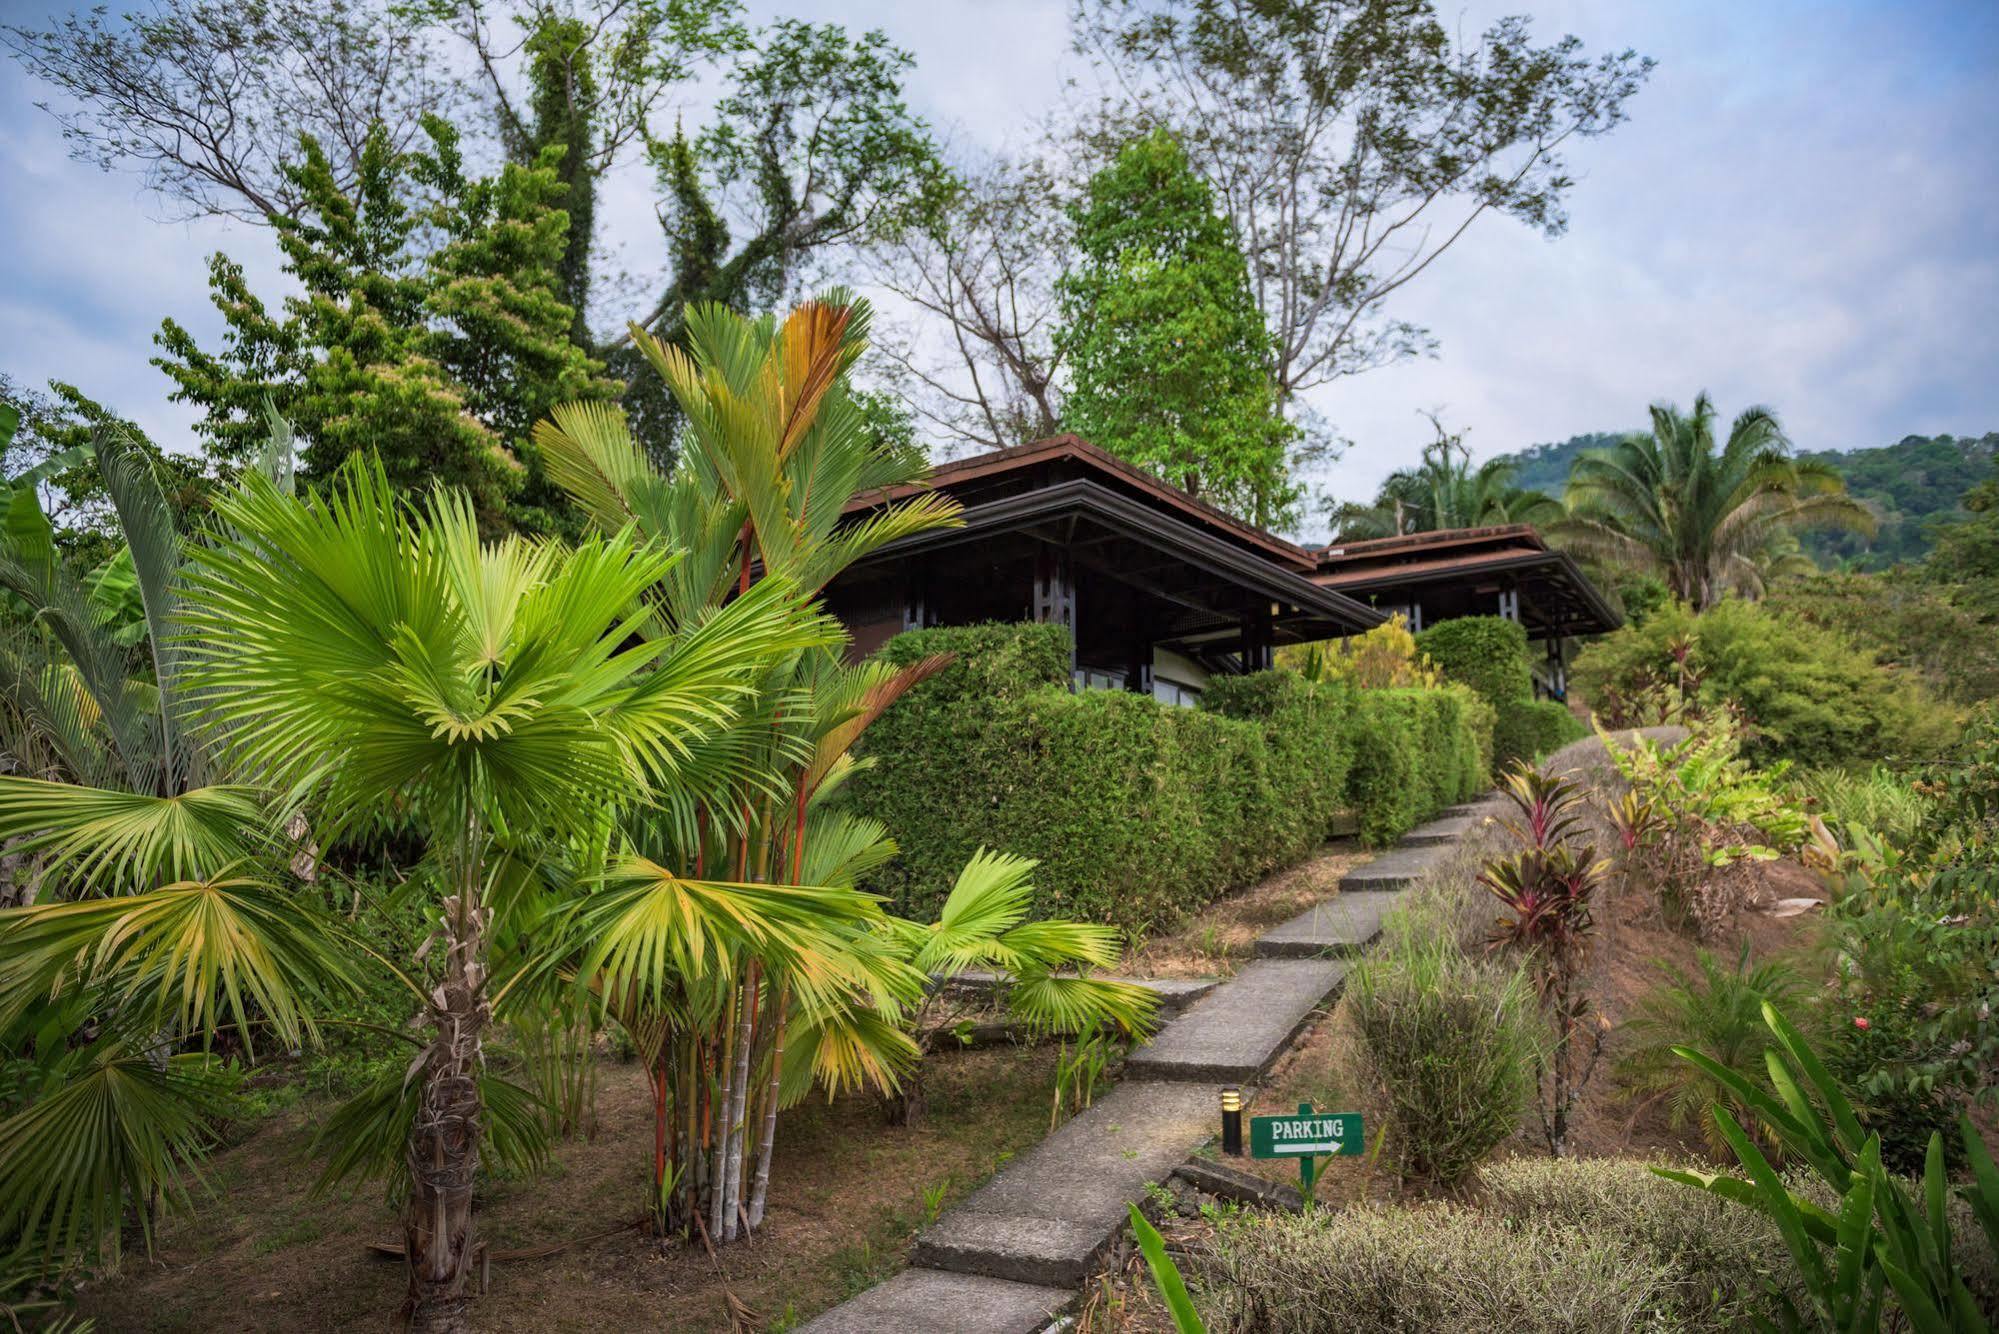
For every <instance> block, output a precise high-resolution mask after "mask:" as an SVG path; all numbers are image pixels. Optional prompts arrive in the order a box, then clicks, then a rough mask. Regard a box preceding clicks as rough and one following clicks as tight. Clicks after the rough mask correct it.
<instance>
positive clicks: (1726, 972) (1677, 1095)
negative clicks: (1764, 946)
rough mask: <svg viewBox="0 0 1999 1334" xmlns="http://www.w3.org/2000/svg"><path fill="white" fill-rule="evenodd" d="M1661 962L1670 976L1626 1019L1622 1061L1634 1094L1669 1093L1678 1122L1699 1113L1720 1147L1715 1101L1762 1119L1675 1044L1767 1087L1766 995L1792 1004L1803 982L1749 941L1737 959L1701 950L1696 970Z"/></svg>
mask: <svg viewBox="0 0 1999 1334" xmlns="http://www.w3.org/2000/svg"><path fill="white" fill-rule="evenodd" d="M1659 968H1660V971H1661V972H1662V973H1664V975H1665V983H1664V985H1662V986H1660V987H1658V988H1657V989H1655V990H1653V991H1651V992H1649V993H1647V994H1646V996H1645V998H1644V999H1643V1000H1642V1001H1640V1002H1639V1006H1638V1013H1637V1014H1636V1015H1635V1016H1634V1017H1633V1018H1632V1019H1631V1020H1630V1021H1629V1022H1628V1023H1627V1024H1626V1025H1625V1028H1626V1031H1627V1033H1629V1034H1630V1036H1631V1038H1632V1039H1633V1045H1632V1048H1631V1050H1630V1052H1629V1053H1628V1054H1627V1055H1626V1056H1625V1057H1624V1058H1623V1060H1621V1061H1620V1062H1619V1068H1620V1070H1621V1072H1622V1073H1623V1075H1624V1076H1625V1078H1626V1079H1627V1081H1628V1082H1629V1084H1630V1087H1631V1089H1632V1092H1633V1093H1634V1094H1636V1095H1640V1096H1643V1097H1646V1098H1648V1099H1663V1100H1664V1101H1665V1104H1666V1110H1667V1113H1668V1115H1669V1116H1670V1117H1671V1120H1672V1125H1673V1128H1674V1129H1675V1130H1677V1129H1679V1128H1680V1127H1681V1126H1683V1125H1685V1124H1686V1123H1687V1122H1688V1121H1690V1120H1695V1119H1698V1120H1699V1122H1700V1125H1701V1133H1702V1135H1703V1137H1704V1138H1705V1139H1706V1140H1707V1143H1708V1146H1709V1147H1710V1148H1712V1149H1714V1150H1715V1151H1716V1152H1721V1151H1722V1150H1724V1149H1725V1148H1726V1147H1727V1143H1726V1141H1725V1140H1724V1139H1723V1138H1722V1136H1721V1129H1720V1126H1719V1125H1718V1124H1717V1123H1716V1122H1715V1120H1714V1119H1713V1117H1712V1116H1710V1115H1709V1109H1710V1108H1711V1107H1715V1106H1722V1107H1727V1108H1728V1109H1729V1110H1730V1111H1731V1112H1732V1113H1734V1115H1735V1118H1736V1120H1737V1121H1739V1122H1742V1123H1744V1124H1747V1125H1750V1126H1752V1127H1760V1125H1761V1123H1760V1122H1758V1121H1757V1120H1756V1119H1755V1117H1754V1115H1753V1114H1752V1113H1751V1112H1750V1111H1749V1109H1748V1108H1747V1106H1746V1105H1744V1104H1743V1103H1742V1102H1740V1101H1738V1100H1736V1099H1735V1098H1734V1097H1733V1096H1732V1095H1731V1094H1730V1093H1729V1091H1728V1090H1727V1089H1726V1088H1725V1087H1724V1086H1722V1085H1720V1084H1717V1083H1716V1082H1715V1081H1714V1080H1712V1079H1710V1078H1708V1076H1707V1074H1706V1073H1705V1072H1704V1071H1703V1070H1702V1069H1701V1068H1700V1067H1699V1066H1694V1065H1689V1064H1688V1063H1687V1062H1685V1061H1683V1060H1681V1059H1680V1058H1679V1056H1678V1055H1677V1054H1676V1053H1675V1050H1674V1049H1675V1048H1676V1047H1679V1046H1687V1047H1691V1048H1693V1049H1694V1050H1695V1051H1698V1052H1701V1053H1703V1054H1705V1055H1707V1056H1708V1057H1710V1058H1711V1059H1713V1060H1715V1061H1717V1062H1718V1063H1720V1064H1721V1065H1723V1066H1725V1067H1726V1068H1728V1069H1730V1070H1734V1071H1736V1072H1737V1073H1739V1074H1741V1075H1742V1076H1743V1077H1744V1078H1745V1079H1748V1080H1749V1081H1750V1082H1752V1083H1755V1084H1757V1085H1758V1087H1762V1086H1763V1085H1762V1073H1763V1054H1764V1053H1765V1052H1766V1051H1768V1050H1769V1048H1770V1030H1769V1028H1768V1026H1767V1025H1765V1024H1764V1022H1763V1003H1764V1002H1765V1001H1768V1002H1770V1003H1772V1004H1774V1005H1778V1006H1781V1007H1784V1008H1793V1007H1795V1006H1796V1004H1797V1003H1798V1002H1799V1001H1800V1000H1801V999H1802V995H1803V992H1804V986H1803V984H1802V983H1801V982H1800V981H1799V980H1798V975H1797V973H1796V972H1794V971H1793V970H1792V969H1791V968H1790V967H1789V966H1788V965H1785V964H1783V963H1779V962H1777V961H1774V960H1764V961H1763V962H1761V963H1757V964H1755V965H1754V966H1752V965H1751V963H1750V958H1749V944H1748V942H1747V941H1744V942H1743V945H1742V952H1741V953H1740V954H1739V955H1738V956H1737V957H1736V960H1735V963H1734V965H1733V966H1730V965H1729V964H1726V963H1724V962H1722V960H1721V959H1719V958H1717V957H1716V956H1715V955H1714V954H1711V953H1709V952H1708V951H1707V950H1699V951H1697V952H1696V954H1695V969H1694V971H1693V972H1691V973H1689V972H1688V971H1687V970H1685V969H1683V968H1681V967H1679V966H1678V965H1676V964H1671V963H1662V964H1660V965H1659ZM1757 1138H1758V1140H1759V1142H1760V1143H1762V1144H1763V1145H1764V1146H1765V1147H1771V1146H1774V1144H1775V1140H1774V1138H1773V1137H1772V1136H1770V1135H1769V1134H1768V1133H1759V1134H1758V1136H1757Z"/></svg>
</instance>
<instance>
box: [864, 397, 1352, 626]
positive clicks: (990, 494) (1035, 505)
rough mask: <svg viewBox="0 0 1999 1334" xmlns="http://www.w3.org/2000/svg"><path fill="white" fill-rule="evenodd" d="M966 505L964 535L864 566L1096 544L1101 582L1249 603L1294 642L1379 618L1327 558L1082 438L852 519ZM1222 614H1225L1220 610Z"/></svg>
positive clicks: (939, 472) (986, 457)
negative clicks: (937, 500) (974, 547)
mask: <svg viewBox="0 0 1999 1334" xmlns="http://www.w3.org/2000/svg"><path fill="white" fill-rule="evenodd" d="M929 489H936V490H940V491H945V492H948V493H949V494H950V495H952V496H953V497H954V498H956V499H957V500H958V501H959V502H960V503H961V504H962V505H963V506H964V524H963V526H962V527H958V528H949V529H940V530H936V531H932V532H927V533H919V534H916V535H914V536H912V537H908V538H904V539H903V540H901V541H899V542H893V543H890V544H889V545H888V546H886V547H883V548H882V549H881V550H880V551H878V552H875V553H874V554H872V555H871V556H870V557H869V558H868V559H867V560H865V561H863V562H861V563H860V566H859V567H857V568H859V569H865V568H867V567H874V568H879V567H881V566H882V565H885V564H892V563H894V562H898V561H903V560H908V559H910V558H912V557H917V556H919V555H923V556H929V555H931V554H933V553H943V552H946V551H949V550H951V549H953V548H963V547H965V546H967V545H970V544H977V543H992V542H996V541H998V540H1000V539H1001V538H1002V536H1003V535H1007V534H1021V535H1031V536H1033V537H1035V538H1036V540H1041V541H1047V542H1051V543H1054V544H1056V545H1061V546H1070V547H1076V546H1087V547H1088V548H1089V550H1090V551H1091V553H1092V554H1091V555H1090V557H1089V559H1090V560H1092V561H1093V562H1095V563H1096V564H1097V565H1098V566H1099V567H1100V568H1101V570H1102V572H1103V573H1105V574H1106V575H1109V576H1111V577H1114V578H1120V579H1123V580H1125V581H1126V582H1129V583H1131V584H1133V585H1134V586H1135V587H1137V588H1140V589H1143V590H1145V591H1146V592H1148V593H1149V594H1151V595H1154V596H1157V597H1159V598H1161V599H1163V600H1166V601H1170V602H1175V603H1177V604H1179V605H1181V606H1182V607H1183V608H1184V609H1187V610H1189V611H1192V610H1193V609H1194V608H1195V607H1197V606H1214V607H1217V608H1219V607H1220V606H1222V605H1223V604H1224V603H1229V602H1234V603H1240V602H1241V601H1242V600H1243V599H1244V598H1249V599H1252V600H1262V601H1268V602H1270V603H1272V604H1275V605H1276V606H1277V608H1278V612H1277V616H1278V622H1279V625H1280V627H1281V628H1283V629H1285V630H1286V631H1287V632H1288V634H1289V635H1290V636H1291V637H1294V638H1300V639H1309V638H1325V637H1328V636H1332V635H1342V634H1350V633H1353V632H1355V631H1359V630H1365V629H1367V628H1368V627H1370V626H1373V625H1378V624H1380V622H1381V619H1382V616H1381V613H1379V612H1377V611H1375V610H1373V609H1372V608H1370V607H1368V606H1366V605H1364V604H1362V603H1360V602H1357V601H1355V600H1354V599H1352V598H1350V597H1348V596H1346V595H1345V594H1344V593H1342V592H1340V591H1338V590H1336V589H1333V588H1328V587H1322V586H1321V585H1320V584H1318V583H1316V582H1315V581H1314V580H1313V578H1312V574H1313V571H1314V570H1315V569H1316V568H1317V566H1318V558H1317V556H1316V555H1315V554H1314V553H1313V552H1312V551H1310V550H1309V549H1307V548H1305V547H1301V546H1299V545H1297V544H1296V543H1293V542H1287V541H1285V540H1284V539H1283V538H1281V537H1278V536H1276V535H1274V534H1272V533H1267V532H1265V531H1263V530H1262V529H1260V528H1257V527H1255V526H1254V525H1252V524H1248V523H1244V522H1243V521H1242V520H1240V519H1237V518H1235V517H1234V516H1232V515H1229V514H1226V513H1224V512H1223V511H1221V510H1219V509H1216V508H1215V507H1214V506H1212V505H1209V504H1207V503H1206V502H1205V501H1202V500H1199V499H1197V498H1195V497H1193V496H1190V495H1188V494H1187V493H1186V492H1184V491H1182V490H1180V489H1179V488H1177V487H1174V486H1170V485H1168V484H1167V483H1165V482H1162V481H1160V480H1159V479H1158V478H1156V477H1152V476H1150V475H1149V474H1147V473H1145V472H1142V471H1141V470H1139V469H1138V468H1135V467H1133V466H1132V465H1131V464H1129V463H1126V462H1125V461H1124V460H1122V459H1119V458H1116V457H1114V456H1112V455H1110V454H1108V453H1106V452H1105V451H1103V450H1101V449H1099V448H1097V447H1096V446H1095V445H1092V444H1090V443H1089V442H1088V441H1086V440H1082V439H1079V438H1077V437H1076V436H1073V435H1062V436H1056V437H1054V438H1053V439H1049V440H1039V441H1036V442H1034V443H1033V444H1029V445H1020V446H1017V447H1015V448H1012V449H1002V450H995V451H993V452H991V453H986V454H978V455H974V456H973V457H971V458H966V459H958V460H955V461H953V462H950V463H945V464H941V465H939V466H938V467H937V468H935V469H933V470H932V472H931V474H930V477H929V479H928V480H927V482H926V483H922V484H916V485H909V486H901V487H891V488H887V489H885V490H882V491H876V492H871V493H868V494H865V495H862V496H859V497H856V498H855V500H854V501H853V502H851V503H850V504H849V505H848V507H847V508H848V510H849V512H850V513H858V512H863V511H866V510H869V509H873V508H875V507H876V506H879V505H882V504H885V503H888V502H890V501H893V500H898V499H902V498H904V497H906V496H909V495H913V494H916V493H919V492H921V491H924V490H929ZM1217 614H1219V612H1218V613H1217Z"/></svg>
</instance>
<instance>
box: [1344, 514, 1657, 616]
mask: <svg viewBox="0 0 1999 1334" xmlns="http://www.w3.org/2000/svg"><path fill="white" fill-rule="evenodd" d="M1318 557H1319V563H1318V570H1317V572H1316V573H1314V574H1313V576H1312V579H1313V582H1315V583H1317V584H1320V585H1321V586H1323V587H1326V588H1332V589H1337V590H1339V591H1340V592H1342V593H1346V594H1348V595H1350V596H1352V597H1355V598H1361V599H1366V600H1370V601H1373V602H1376V603H1378V604H1384V605H1399V604H1403V603H1408V602H1416V601H1422V602H1424V604H1425V606H1426V608H1428V607H1429V606H1430V605H1431V604H1432V603H1435V602H1437V601H1439V600H1442V601H1443V602H1444V603H1445V604H1446V606H1447V608H1448V611H1447V614H1450V615H1467V614H1473V613H1472V612H1471V610H1469V608H1471V607H1473V606H1475V605H1476V604H1475V603H1473V602H1471V601H1470V599H1472V598H1475V597H1476V596H1478V595H1481V594H1483V593H1484V592H1485V591H1486V590H1487V588H1488V587H1497V586H1498V585H1499V584H1500V583H1502V582H1503V583H1505V584H1506V585H1508V586H1510V587H1514V588H1517V589H1518V590H1519V591H1520V593H1521V596H1522V602H1523V606H1522V608H1521V612H1522V619H1523V620H1525V621H1527V622H1528V624H1529V629H1530V630H1536V631H1539V632H1541V633H1544V634H1560V635H1579V634H1598V633H1602V632H1604V631H1607V630H1614V629H1616V628H1617V627H1618V626H1619V625H1620V624H1622V623H1623V622H1622V618H1621V617H1619V616H1618V614H1617V612H1616V611H1615V610H1614V609H1612V607H1611V606H1610V604H1609V603H1608V602H1606V601H1605V600H1604V597H1603V594H1602V593H1600V592H1598V591H1597V588H1596V586H1595V585H1594V584H1592V583H1590V581H1589V579H1588V577H1587V576H1585V575H1584V574H1583V572H1582V569H1581V567H1579V566H1578V565H1577V564H1576V562H1575V560H1574V559H1573V558H1572V557H1570V555H1569V554H1568V553H1567V552H1565V551H1555V550H1552V549H1550V547H1549V546H1548V544H1547V542H1546V541H1545V540H1543V539H1542V537H1541V534H1540V533H1539V532H1537V531H1535V529H1534V527H1533V526H1532V525H1531V524H1524V523H1514V524H1502V525H1497V526H1494V527H1489V528H1447V529H1443V530H1440V531H1438V532H1431V533H1407V534H1404V535H1402V536H1399V537H1380V538H1370V539H1367V540H1365V541H1360V542H1333V543H1329V544H1328V545H1326V546H1324V547H1321V548H1319V552H1318ZM1460 604H1462V605H1463V606H1464V607H1465V608H1467V609H1466V610H1457V609H1455V608H1456V607H1457V606H1458V605H1460ZM1431 619H1441V617H1440V616H1434V615H1433V616H1431Z"/></svg>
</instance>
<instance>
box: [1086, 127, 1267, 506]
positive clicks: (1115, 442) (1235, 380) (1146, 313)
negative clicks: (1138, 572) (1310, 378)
mask: <svg viewBox="0 0 1999 1334" xmlns="http://www.w3.org/2000/svg"><path fill="white" fill-rule="evenodd" d="M1074 218H1075V229H1076V264H1075V266H1074V267H1073V268H1072V269H1071V270H1070V271H1069V272H1068V273H1067V274H1065V275H1063V277H1062V280H1061V282H1060V284H1059V291H1060V297H1061V303H1062V317H1063V323H1062V327H1061V329H1060V330H1059V332H1058V333H1057V335H1056V342H1057V345H1058V346H1059V347H1060V348H1061V349H1062V352H1063V355H1064V356H1065V358H1066V359H1067V360H1068V363H1069V366H1070V373H1071V375H1072V377H1073V383H1072V385H1071V388H1070V392H1069V397H1068V401H1067V403H1066V405H1065V406H1064V409H1063V424H1064V425H1065V426H1067V427H1068V428H1069V429H1071V430H1073V431H1076V432H1078V433H1079V434H1081V435H1083V436H1084V437H1086V438H1087V439H1089V440H1091V441H1092V442H1094V443H1096V444H1098V445H1101V446H1102V447H1103V448H1105V449H1108V450H1110V451H1111V452H1112V453H1114V454H1119V455H1122V456H1123V457H1125V458H1128V459H1131V460H1132V461H1133V462H1135V463H1139V464H1142V465H1143V466H1145V467H1146V468H1148V469H1150V470H1151V471H1153V472H1155V473H1158V474H1159V475H1160V476H1162V477H1164V478H1165V479H1166V480H1167V481H1169V482H1172V483H1173V484H1174V485H1176V486H1179V487H1182V488H1184V489H1186V490H1187V491H1189V492H1191V493H1193V494H1194V495H1197V496H1200V497H1203V498H1204V499H1207V500H1210V501H1212V502H1213V503H1215V504H1217V505H1220V506H1222V507H1223V508H1225V509H1230V510H1234V511H1236V512H1237V513H1240V514H1242V515H1243V516H1244V517H1246V518H1250V519H1252V520H1254V521H1255V522H1257V523H1259V524H1263V525H1266V526H1276V525H1279V524H1282V523H1285V522H1287V521H1289V519H1290V518H1291V517H1293V512H1294V510H1295V507H1296V503H1297V499H1298V495H1299V488H1298V487H1297V486H1296V484H1294V483H1293V482H1292V481H1291V479H1290V474H1289V468H1288V463H1289V460H1288V459H1287V457H1286V450H1287V447H1288V445H1289V444H1290V441H1291V438H1292V435H1293V431H1292V428H1291V427H1290V425H1289V424H1288V423H1287V422H1285V421H1284V419H1283V418H1282V417H1281V416H1280V415H1279V414H1278V412H1277V402H1276V399H1275V397H1274V394H1273V392H1272V386H1271V379H1270V373H1271V349H1270V340H1269V338H1268V336H1267V335H1266V334H1265V333H1264V330H1263V321H1262V320H1261V319H1260V318H1259V317H1258V316H1257V313H1256V306H1255V304H1254V303H1253V302H1252V301H1251V299H1250V294H1249V274H1248V269H1247V266H1246V265H1245V263H1244V261H1243V255H1242V250H1241V249H1240V248H1239V247H1238V246H1237V245H1236V241H1235V237H1234V235H1233V234H1232V231H1231V229H1230V227H1229V223H1228V220H1227V219H1225V218H1223V217H1221V216H1220V215H1219V214H1217V213H1216V212H1215V210H1214V205H1213V196H1212V194H1211V192H1210V191H1209V189H1208V187H1207V185H1206V184H1205V183H1204V182H1203V181H1202V180H1201V179H1200V178H1199V177H1198V176H1196V175H1195V174H1194V173H1193V171H1192V170H1191V169H1190V168H1189V166H1188V163H1187V156H1186V154H1185V153H1184V152H1183V151H1182V150H1181V148H1180V144H1179V141H1178V140H1177V139H1175V138H1174V136H1173V135H1172V134H1170V133H1168V132H1167V131H1165V130H1154V131H1153V132H1152V133H1150V134H1147V135H1145V136H1143V137H1142V138H1139V139H1135V140H1133V141H1132V142H1131V143H1130V144H1129V145H1127V146H1126V147H1125V149H1124V150H1123V151H1122V152H1121V153H1119V154H1118V156H1117V158H1116V160H1115V161H1113V162H1112V163H1111V164H1110V165H1109V166H1108V167H1106V168H1105V169H1104V170H1102V171H1101V172H1099V173H1097V175H1096V176H1094V177H1093V178H1091V181H1090V185H1089V189H1088V191H1087V192H1086V194H1085V195H1084V197H1083V199H1082V200H1080V201H1079V202H1078V204H1077V206H1076V209H1075V214H1074Z"/></svg>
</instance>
